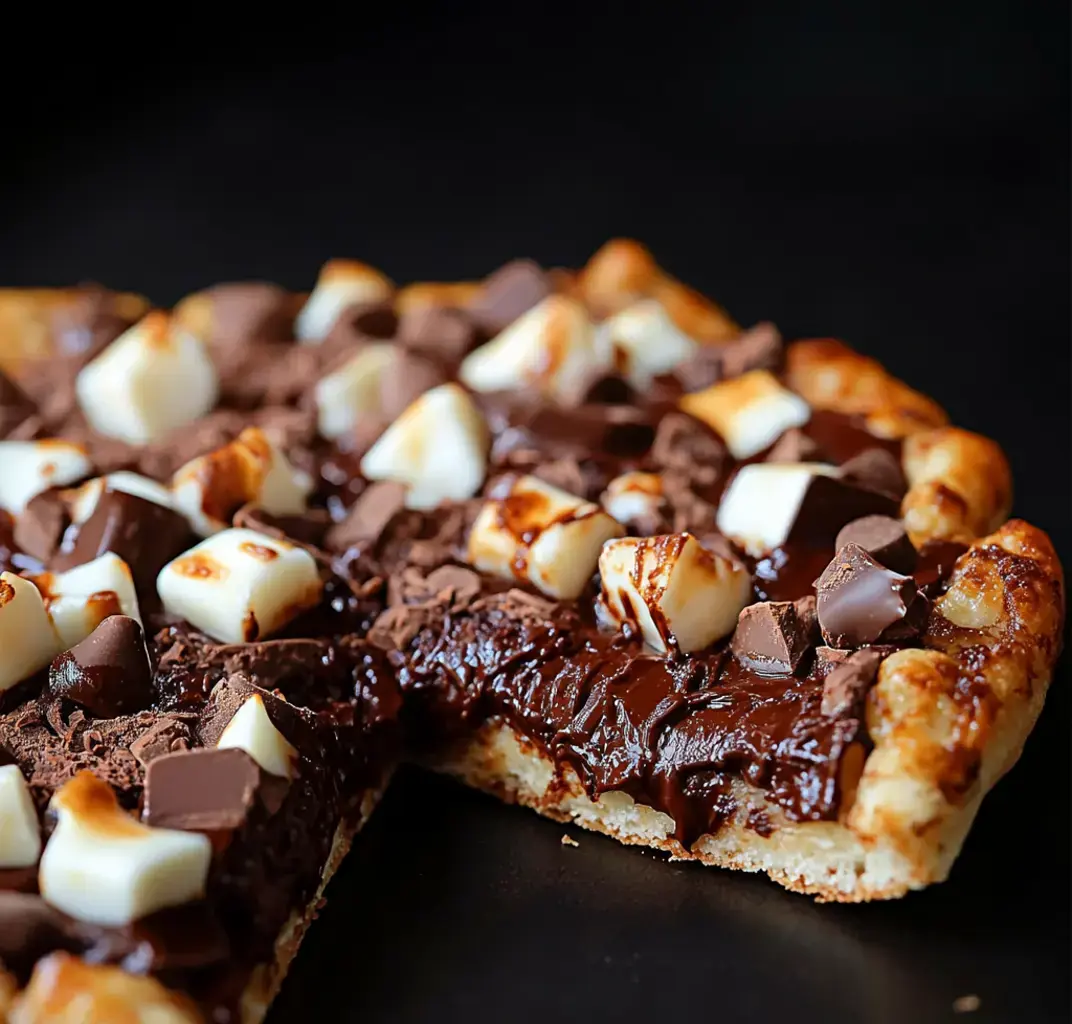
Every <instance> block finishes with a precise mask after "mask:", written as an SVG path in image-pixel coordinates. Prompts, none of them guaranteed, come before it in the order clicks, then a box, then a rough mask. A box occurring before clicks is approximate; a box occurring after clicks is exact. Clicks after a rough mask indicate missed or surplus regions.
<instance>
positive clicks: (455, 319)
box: [398, 306, 479, 366]
mask: <svg viewBox="0 0 1072 1024" xmlns="http://www.w3.org/2000/svg"><path fill="white" fill-rule="evenodd" d="M478 340H479V339H478V337H477V332H476V328H475V327H474V326H473V323H472V322H471V321H470V320H469V319H468V317H466V316H465V314H463V313H461V312H459V311H458V310H456V309H445V308H443V307H441V306H418V307H417V308H415V309H411V310H407V311H406V312H405V313H403V314H402V317H401V318H400V319H399V322H398V343H399V344H400V345H402V346H403V347H405V348H407V349H409V350H410V351H411V352H416V353H418V354H419V355H422V356H424V357H425V358H427V359H434V360H435V361H436V362H439V363H442V364H445V365H447V366H454V365H456V364H457V363H460V362H461V361H462V359H463V358H464V357H465V356H467V355H468V354H469V352H470V351H471V350H472V349H473V348H474V347H475V346H476V344H477V341H478Z"/></svg>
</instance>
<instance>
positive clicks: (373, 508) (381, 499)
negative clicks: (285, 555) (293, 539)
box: [325, 480, 406, 551]
mask: <svg viewBox="0 0 1072 1024" xmlns="http://www.w3.org/2000/svg"><path fill="white" fill-rule="evenodd" d="M405 503H406V485H405V484H402V483H399V482H398V481H396V480H382V481H379V482H378V483H374V484H370V485H369V486H368V487H367V488H366V489H365V490H364V492H363V493H362V494H361V497H360V498H358V499H357V501H355V502H354V504H353V506H352V507H351V509H350V511H349V513H347V516H346V518H345V519H344V520H343V521H342V522H341V523H338V524H336V525H335V526H333V527H332V528H331V529H330V530H329V531H328V534H327V538H326V540H325V543H326V544H327V546H328V548H329V549H330V550H332V551H344V550H345V549H346V548H348V547H352V546H353V545H355V544H360V543H362V542H375V541H376V540H378V539H379V538H380V536H381V534H382V533H383V531H384V530H386V529H387V525H388V523H390V522H391V520H392V518H394V516H395V514H396V513H398V512H401V511H402V509H403V508H404V507H405Z"/></svg>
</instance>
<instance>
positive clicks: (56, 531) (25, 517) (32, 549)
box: [15, 490, 70, 564]
mask: <svg viewBox="0 0 1072 1024" xmlns="http://www.w3.org/2000/svg"><path fill="white" fill-rule="evenodd" d="M69 523H70V517H69V516H68V514H67V506H66V505H65V504H64V503H63V501H62V499H61V498H60V496H59V493H58V492H57V491H55V490H48V491H43V492H42V493H41V494H36V495H34V497H32V498H31V499H30V500H29V502H27V504H26V508H24V509H23V510H22V512H21V513H20V514H19V515H18V516H17V517H16V519H15V543H16V544H17V545H18V546H19V549H20V550H22V551H25V552H26V554H28V555H32V556H33V557H34V558H36V559H37V560H38V561H39V562H41V563H43V564H44V563H47V562H48V561H49V560H50V559H51V558H52V556H53V555H54V554H55V553H56V548H57V547H58V546H59V543H60V540H61V538H62V537H63V532H64V530H66V529H67V526H68V525H69Z"/></svg>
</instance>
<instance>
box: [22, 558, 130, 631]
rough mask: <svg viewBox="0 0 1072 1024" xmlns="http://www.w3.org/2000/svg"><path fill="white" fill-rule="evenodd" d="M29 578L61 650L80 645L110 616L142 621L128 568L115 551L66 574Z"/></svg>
mask: <svg viewBox="0 0 1072 1024" xmlns="http://www.w3.org/2000/svg"><path fill="white" fill-rule="evenodd" d="M30 579H31V580H32V582H33V583H34V585H35V586H36V587H37V589H38V590H39V591H40V592H41V596H42V597H43V598H44V600H45V607H46V609H47V610H48V616H49V618H50V619H51V620H52V627H53V629H54V630H55V631H56V635H57V636H58V637H59V640H60V647H61V649H62V650H65V651H66V650H70V649H71V648H72V647H74V645H75V644H78V643H81V642H82V641H83V640H85V638H86V637H87V636H89V634H90V633H92V632H93V630H95V629H96V628H97V627H98V626H99V625H100V624H101V623H102V622H103V621H104V620H105V619H106V618H108V616H109V615H128V616H130V618H132V619H137V620H138V622H141V611H140V609H139V608H138V595H137V593H136V592H135V590H134V579H133V577H132V576H131V574H130V567H129V566H128V565H127V563H126V562H124V561H123V559H121V558H120V557H119V556H118V555H117V554H115V553H114V552H111V551H108V552H106V553H105V554H103V555H101V556H100V558H95V559H93V561H92V562H86V563H85V565H78V566H75V568H73V569H68V570H67V571H66V572H44V573H40V574H39V575H37V576H31V577H30Z"/></svg>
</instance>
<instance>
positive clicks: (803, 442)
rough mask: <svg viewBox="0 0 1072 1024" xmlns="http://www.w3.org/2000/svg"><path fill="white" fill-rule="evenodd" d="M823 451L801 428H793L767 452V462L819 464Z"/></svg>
mask: <svg viewBox="0 0 1072 1024" xmlns="http://www.w3.org/2000/svg"><path fill="white" fill-rule="evenodd" d="M821 455H822V449H821V448H820V447H819V445H818V444H817V443H816V442H815V441H813V440H812V439H811V438H810V437H808V435H807V434H805V433H804V431H803V430H801V429H800V428H799V427H791V428H790V429H789V430H787V431H786V432H785V433H784V434H782V436H781V437H780V438H778V440H777V441H775V442H774V447H773V448H771V450H770V451H769V452H767V458H766V459H765V461H766V462H819V461H822V460H821V458H820V456H821Z"/></svg>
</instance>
